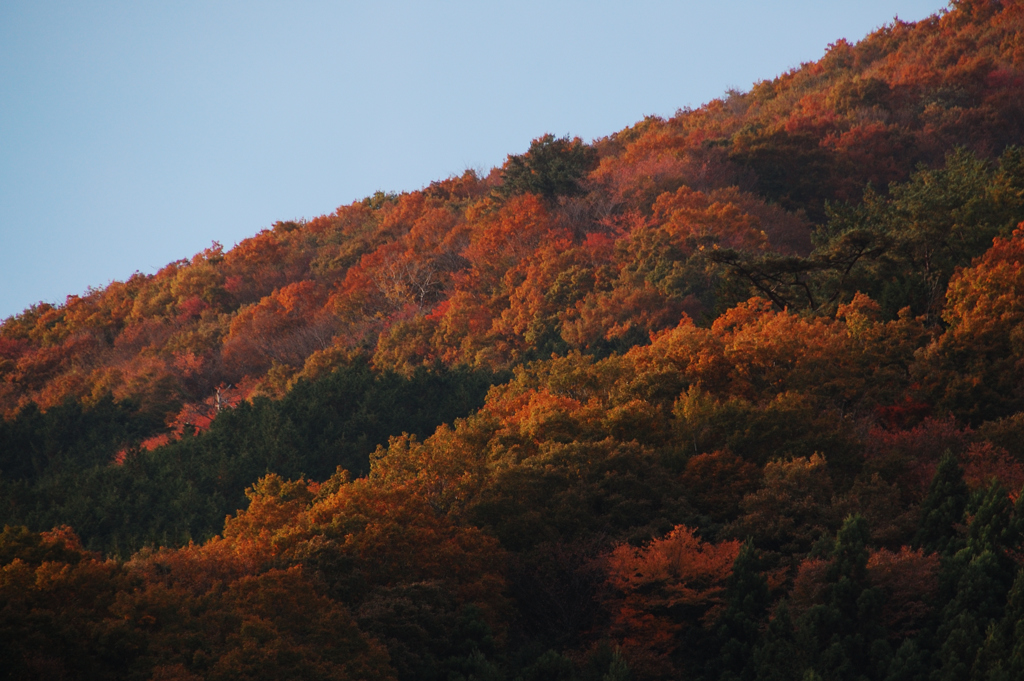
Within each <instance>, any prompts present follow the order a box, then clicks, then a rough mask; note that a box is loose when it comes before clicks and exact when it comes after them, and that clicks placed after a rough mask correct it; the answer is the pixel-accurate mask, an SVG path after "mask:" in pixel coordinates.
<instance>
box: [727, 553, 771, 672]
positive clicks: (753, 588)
mask: <svg viewBox="0 0 1024 681" xmlns="http://www.w3.org/2000/svg"><path fill="white" fill-rule="evenodd" d="M761 569H762V566H761V560H760V559H759V558H758V555H757V550H756V549H755V548H754V544H753V542H751V541H747V543H746V544H744V545H743V548H741V549H740V553H739V555H738V556H737V557H736V561H735V562H734V563H733V567H732V575H731V576H730V577H729V581H728V583H727V585H726V603H727V605H726V611H725V614H724V615H723V616H722V619H721V623H720V624H719V627H718V636H719V639H720V640H721V641H722V648H721V655H720V658H719V664H718V670H719V672H720V674H721V676H720V678H721V679H723V680H727V679H737V680H738V679H743V680H744V681H747V680H750V679H753V678H754V677H755V674H756V670H755V669H754V647H755V645H756V644H757V641H758V635H759V634H760V629H761V625H762V623H763V622H764V620H765V619H766V617H767V615H768V606H769V604H770V597H769V593H768V581H767V580H766V579H765V578H764V575H763V574H761Z"/></svg>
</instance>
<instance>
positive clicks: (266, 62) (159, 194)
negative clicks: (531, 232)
mask: <svg viewBox="0 0 1024 681" xmlns="http://www.w3.org/2000/svg"><path fill="white" fill-rule="evenodd" d="M944 6H945V3H944V2H940V1H938V0H889V1H881V0H859V1H858V2H850V1H849V0H842V1H838V0H777V1H774V2H768V1H766V0H719V1H718V2H707V1H706V0H705V1H700V2H691V1H689V0H681V1H677V2H655V1H650V2H648V1H645V0H632V1H630V2H626V1H624V0H623V1H621V2H601V1H600V0H589V1H586V2H583V1H580V2H559V1H558V0H548V1H547V2H532V1H530V2H481V1H479V0H477V1H476V2H468V1H460V2H428V1H424V0H421V1H420V2H412V1H408V2H382V1H379V0H374V1H373V2H361V3H355V2H303V1H301V0H293V1H291V2H287V3H285V2H278V3H270V2H260V1H258V0H251V1H249V2H217V1H215V0H207V1H204V2H190V1H187V0H175V2H166V3H156V2H137V1H136V2H103V1H99V0H94V1H92V2H56V1H54V2H49V1H46V0H33V1H31V2H29V1H23V0H4V2H0V319H3V318H5V317H7V316H8V315H11V314H14V313H16V312H19V311H21V310H22V309H24V308H25V307H27V306H28V305H30V304H32V303H35V302H38V301H41V300H42V301H47V302H61V301H63V300H64V297H65V296H66V295H67V294H70V293H82V292H83V291H84V290H85V289H86V288H87V287H89V286H94V287H102V286H105V285H106V284H108V283H109V282H110V281H111V280H114V279H124V278H126V277H128V276H130V275H131V274H132V272H134V271H136V270H138V271H141V272H147V273H148V272H155V271H156V270H157V269H159V268H160V267H161V266H163V265H164V264H166V263H167V262H170V261H172V260H175V259H178V258H183V257H189V256H191V255H192V254H193V253H196V252H197V251H200V250H202V249H203V248H206V247H207V246H209V245H210V242H211V241H213V240H217V241H220V242H221V243H223V244H224V246H225V247H231V246H232V245H234V244H235V243H237V242H238V241H240V240H241V239H244V238H245V237H247V236H250V235H252V234H255V233H256V232H257V231H259V230H260V229H262V228H264V227H268V226H269V225H271V224H273V223H274V222H275V221H277V220H289V219H295V218H302V217H306V218H311V217H314V216H316V215H320V214H323V213H329V212H331V211H332V210H334V209H335V208H336V207H337V206H339V205H342V204H347V203H350V202H352V201H353V200H355V199H359V198H362V197H364V196H366V195H368V194H371V193H373V192H374V191H375V190H377V189H384V190H388V191H403V190H413V189H418V188H420V187H423V186H424V185H426V184H429V183H430V182H431V181H432V180H435V179H440V178H444V177H448V176H449V175H452V174H459V173H461V172H462V171H464V170H465V169H466V168H478V169H483V170H488V169H490V168H491V167H493V166H496V165H500V164H501V163H502V162H503V161H504V159H505V156H506V155H507V154H510V153H521V152H523V151H524V150H525V149H526V148H527V147H528V146H529V143H530V140H531V139H532V138H534V137H537V136H539V135H542V134H544V133H546V132H551V133H554V134H558V135H562V134H571V135H579V136H581V137H583V138H584V139H587V140H589V139H593V138H595V137H601V136H604V135H607V134H610V133H612V132H615V131H617V130H620V129H622V128H624V127H625V126H627V125H630V124H631V123H633V122H635V121H637V120H639V119H641V118H642V117H643V116H644V115H646V114H657V115H661V116H670V115H672V114H673V113H674V112H675V111H676V109H678V108H680V107H684V106H694V107H696V106H699V105H700V104H702V103H704V102H707V101H709V100H711V99H714V98H715V97H719V96H721V95H722V94H723V93H724V92H725V91H726V90H727V89H730V88H735V89H740V90H747V89H749V87H750V86H751V85H752V84H753V83H754V82H756V81H758V80H761V79H767V78H772V77H774V76H776V75H778V74H779V73H782V72H784V71H786V70H788V69H790V68H793V67H795V66H798V65H799V64H800V63H802V62H806V61H810V60H815V59H818V58H819V57H820V56H821V55H822V54H823V52H824V50H825V48H826V46H827V45H828V44H829V43H831V42H834V41H835V40H837V39H839V38H843V37H845V38H847V39H849V40H852V41H856V40H859V39H860V38H861V37H863V36H864V35H866V34H867V33H868V32H870V31H871V30H873V29H875V28H877V27H879V26H881V25H883V24H885V23H888V22H889V21H891V20H892V19H893V17H894V16H897V15H898V16H899V17H900V18H901V19H904V20H918V19H921V18H924V17H926V16H928V15H929V14H933V13H935V12H937V11H938V10H940V9H941V8H943V7H944Z"/></svg>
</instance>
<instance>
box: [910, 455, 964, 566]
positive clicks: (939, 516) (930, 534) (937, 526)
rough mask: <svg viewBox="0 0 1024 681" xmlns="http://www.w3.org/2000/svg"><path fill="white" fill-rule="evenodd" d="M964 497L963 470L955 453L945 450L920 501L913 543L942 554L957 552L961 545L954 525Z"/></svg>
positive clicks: (961, 513) (958, 520)
mask: <svg viewBox="0 0 1024 681" xmlns="http://www.w3.org/2000/svg"><path fill="white" fill-rule="evenodd" d="M967 497H968V494H967V484H966V483H965V482H964V474H963V470H962V469H961V468H960V464H959V463H958V462H957V460H956V456H954V455H953V453H952V452H950V451H946V453H945V454H944V455H943V456H942V459H941V460H940V461H939V466H938V468H936V469H935V475H934V476H933V477H932V481H931V484H930V485H928V495H927V496H926V497H925V499H924V503H922V504H921V521H920V525H919V526H918V530H917V535H916V536H915V537H914V546H915V547H916V548H923V549H924V550H925V551H932V552H935V553H941V554H944V555H952V554H954V553H956V551H957V550H958V549H959V548H960V545H959V544H960V543H959V541H958V539H957V535H956V525H957V524H958V523H960V522H962V521H963V517H964V509H965V508H966V507H967Z"/></svg>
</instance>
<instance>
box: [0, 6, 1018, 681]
mask: <svg viewBox="0 0 1024 681" xmlns="http://www.w3.org/2000/svg"><path fill="white" fill-rule="evenodd" d="M0 416H2V418H0V524H2V525H3V532H2V534H0V661H2V663H0V678H11V679H69V678H83V679H85V678H88V679H139V680H141V681H146V680H148V679H152V680H153V681H169V680H172V679H174V680H179V681H186V680H188V681H196V680H200V679H210V680H211V681H213V680H220V679H243V678H244V679H284V678H287V679H382V680H385V679H386V680H393V681H413V680H417V681H418V680H425V681H434V680H436V681H469V680H470V679H476V680H479V681H485V680H486V681H492V680H493V681H502V680H504V681H517V680H521V681H542V680H544V681H546V680H552V681H622V680H625V679H633V680H635V681H642V680H648V679H650V680H661V679H693V680H695V681H719V680H721V681H755V680H759V681H769V680H776V679H778V680H780V681H783V680H786V681H788V680H806V681H815V680H818V681H831V680H833V679H834V680H842V681H846V680H850V681H854V680H858V681H859V680H862V679H866V680H872V681H873V680H878V681H960V680H962V681H1008V680H1011V679H1021V678H1024V494H1022V493H1021V492H1022V489H1024V1H1022V0H958V1H954V2H952V3H951V4H950V7H949V9H948V10H946V11H944V12H941V13H939V14H938V15H936V16H933V17H931V18H929V19H926V20H924V21H921V22H917V23H906V22H901V21H898V20H897V21H894V22H893V23H891V24H889V25H886V26H884V27H882V28H880V29H879V30H877V31H875V32H874V33H872V34H870V35H869V36H867V37H866V38H864V39H863V40H861V41H860V42H857V43H856V44H853V43H849V42H846V41H840V42H837V43H835V44H833V45H830V46H829V48H828V50H827V52H826V54H825V55H824V56H823V57H822V58H821V59H820V60H819V61H817V62H814V63H807V64H804V65H802V66H800V67H799V68H796V69H793V70H792V71H790V72H788V73H785V74H783V75H781V76H779V77H777V78H775V79H773V80H766V81H762V82H759V83H756V84H755V85H753V87H752V88H751V89H750V90H749V91H748V92H739V91H730V92H729V93H728V94H727V96H725V97H723V98H721V99H718V100H715V101H712V102H710V103H708V104H706V105H704V106H702V107H700V108H698V109H692V110H691V109H685V110H680V111H678V112H677V113H676V115H675V116H673V117H672V118H669V119H662V118H658V117H648V118H646V119H644V120H643V121H640V122H638V123H636V124H635V125H633V126H632V127H629V128H627V129H625V130H622V131H620V132H617V133H615V134H612V135H609V136H608V137H604V138H601V139H597V140H594V141H592V142H590V143H586V142H584V141H583V140H580V139H578V138H577V139H574V138H569V137H556V136H554V135H550V134H548V135H543V136H541V137H538V138H537V139H535V140H534V141H533V143H532V144H531V145H530V148H529V149H528V150H527V151H525V153H523V154H520V155H510V156H509V157H508V159H507V161H506V162H505V163H504V164H503V165H502V166H501V167H500V168H495V169H493V170H492V171H491V172H490V173H489V174H487V175H483V174H482V173H475V172H472V171H469V172H466V173H465V174H463V175H462V176H459V177H451V178H448V179H445V180H440V181H437V182H434V183H432V184H430V185H429V186H427V187H425V188H424V189H422V190H420V191H415V192H409V193H403V194H389V193H383V192H379V193H377V194H375V195H373V196H371V197H368V198H366V199H364V200H362V201H358V202H355V203H353V204H351V205H347V206H342V207H340V208H338V209H337V210H336V211H335V212H334V213H332V214H330V215H324V216H321V217H318V218H315V219H312V220H309V221H300V222H278V223H276V224H275V225H274V226H273V228H272V229H268V230H264V231H262V232H260V233H259V234H257V235H256V236H254V237H252V238H250V239H246V240H244V241H242V242H241V243H239V244H238V245H237V246H235V247H234V248H231V249H230V250H226V251H225V250H224V249H223V248H222V247H221V246H220V245H219V244H216V243H214V244H213V245H212V246H211V247H210V248H209V249H207V250H205V251H203V252H202V253H199V254H197V255H196V256H195V257H193V258H192V259H190V260H182V261H178V262H174V263H171V264H169V265H167V266H166V267H164V268H163V269H161V270H160V271H159V272H157V273H156V274H154V275H144V274H136V275H134V276H132V277H131V278H129V279H128V280H127V281H124V282H114V283H112V284H110V285H109V286H107V287H105V288H102V289H93V290H89V291H88V292H86V293H85V294H84V295H81V296H69V297H68V298H67V300H66V302H65V303H64V304H62V305H47V304H39V305H36V306H33V307H31V308H29V309H27V310H25V311H24V312H22V313H21V314H18V315H15V316H13V317H10V318H8V319H7V320H5V321H4V322H3V324H2V325H0Z"/></svg>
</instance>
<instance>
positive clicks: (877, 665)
mask: <svg viewBox="0 0 1024 681" xmlns="http://www.w3.org/2000/svg"><path fill="white" fill-rule="evenodd" d="M869 539H870V533H869V531H868V524H867V521H866V520H865V519H864V518H863V517H862V516H859V515H853V516H850V517H848V518H847V519H846V521H845V522H844V523H843V526H842V528H840V530H839V533H838V534H837V535H836V541H835V546H834V548H833V550H832V555H831V557H832V561H831V564H830V565H829V567H828V571H827V572H826V575H825V579H826V582H827V587H826V589H825V602H824V603H823V604H821V605H816V606H814V607H812V608H811V609H810V610H808V611H807V612H806V613H804V615H803V616H802V617H801V618H800V623H799V629H800V637H801V639H802V640H804V641H805V645H806V647H807V648H808V650H810V651H811V654H812V656H813V659H812V663H813V666H814V668H815V670H816V671H817V672H819V673H820V674H821V675H822V677H824V678H827V679H851V680H854V679H857V680H859V679H866V678H878V677H880V676H881V675H882V673H883V671H884V670H885V669H886V668H887V667H888V663H889V661H890V659H891V657H892V651H891V650H890V649H889V645H888V643H887V642H886V640H885V630H884V628H883V627H882V626H881V624H880V621H879V615H880V613H881V607H882V599H883V593H882V590H881V589H878V588H872V587H871V586H870V584H869V583H868V578H867V563H868V550H867V544H868V541H869Z"/></svg>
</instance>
